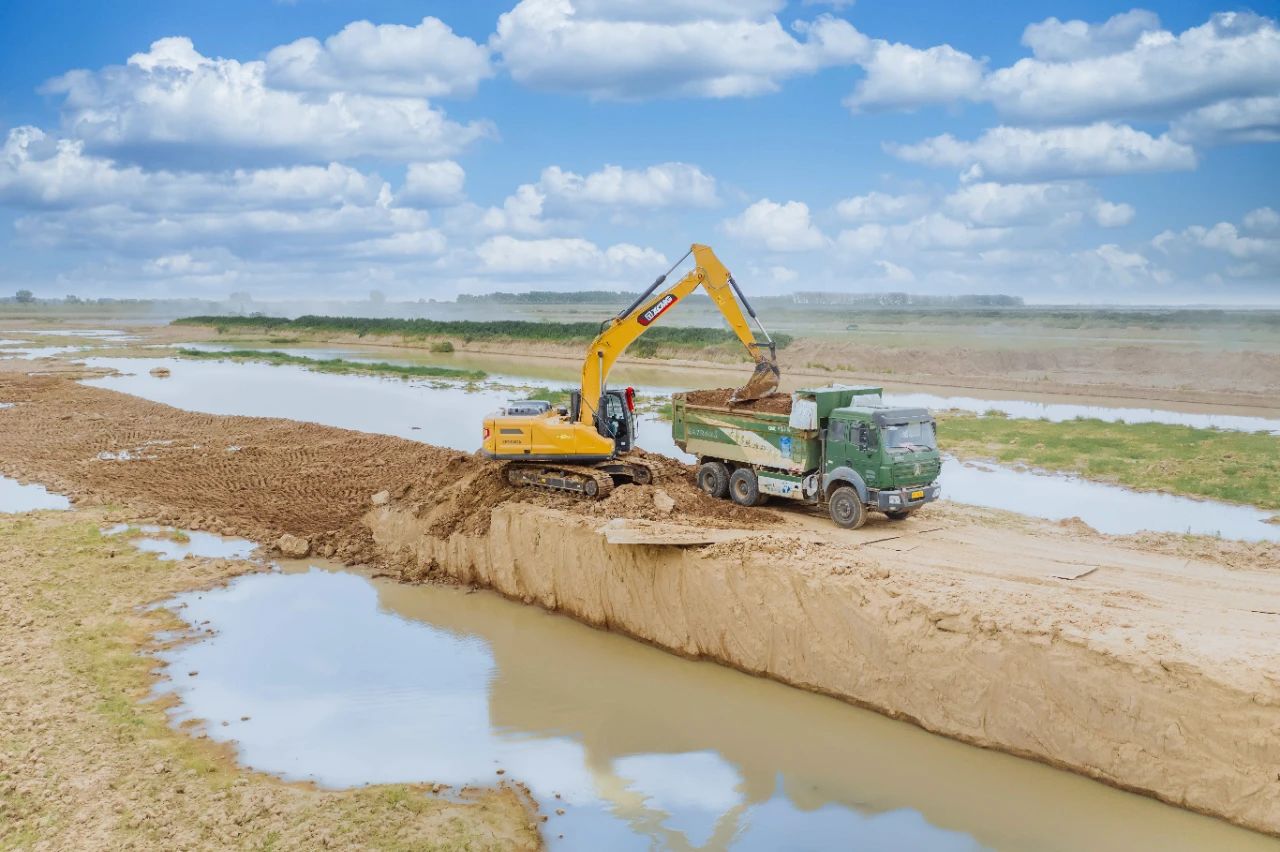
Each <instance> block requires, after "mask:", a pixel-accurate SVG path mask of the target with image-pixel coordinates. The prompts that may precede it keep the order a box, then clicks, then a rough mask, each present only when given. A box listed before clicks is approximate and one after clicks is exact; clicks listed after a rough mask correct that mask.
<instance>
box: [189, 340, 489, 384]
mask: <svg viewBox="0 0 1280 852" xmlns="http://www.w3.org/2000/svg"><path fill="white" fill-rule="evenodd" d="M178 354H179V355H180V356H182V357H183V358H202V359H204V360H213V361H223V360H227V359H231V360H235V361H259V362H262V363H265V364H296V365H298V366H300V367H306V368H307V369H310V370H315V371H317V372H320V373H373V374H377V375H392V376H400V377H402V378H406V379H409V378H436V379H466V380H469V381H477V380H479V379H483V378H485V377H486V376H487V375H488V373H486V372H485V371H484V370H459V369H456V368H454V367H435V366H431V365H428V364H388V363H387V362H385V361H378V362H372V363H365V362H364V361H346V360H344V359H342V358H306V357H304V356H302V355H290V354H289V353H288V352H274V351H268V350H263V349H231V350H228V351H226V352H208V351H205V350H203V349H186V348H182V349H179V350H178Z"/></svg>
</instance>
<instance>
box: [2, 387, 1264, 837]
mask: <svg viewBox="0 0 1280 852" xmlns="http://www.w3.org/2000/svg"><path fill="white" fill-rule="evenodd" d="M0 399H4V400H5V401H6V402H13V403H15V405H14V406H13V407H11V408H8V409H3V410H0V471H3V472H4V473H8V474H10V475H14V476H19V477H24V478H29V479H34V480H37V481H40V482H42V483H44V484H45V485H47V486H49V487H51V488H53V489H54V490H57V491H59V492H61V493H65V494H68V495H69V496H71V497H72V499H73V500H76V501H79V502H95V503H115V504H119V505H122V506H123V507H125V509H126V510H129V511H132V512H133V513H135V514H136V515H137V517H138V518H139V519H145V518H153V519H155V520H159V521H161V522H164V523H172V524H177V525H181V526H184V527H188V528H196V529H205V530H210V531H214V532H218V533H222V534H226V535H232V534H236V535H243V536H247V537H250V538H254V539H256V540H258V541H261V542H275V541H276V540H277V539H279V538H280V537H281V536H282V535H284V534H286V533H287V534H289V535H290V536H293V537H296V539H297V540H298V541H300V542H301V546H302V547H303V548H305V549H306V550H309V551H311V552H312V553H319V554H323V555H326V556H334V557H336V558H339V559H342V560H344V561H346V562H347V563H349V564H351V563H356V562H364V563H368V564H372V565H374V566H376V567H377V568H378V569H379V570H380V571H383V572H385V573H390V574H392V575H393V576H398V577H399V578H400V579H404V580H408V581H423V580H428V579H432V578H438V579H448V580H451V581H456V582H460V583H465V584H471V585H475V586H482V587H486V588H491V589H494V590H496V591H498V592H500V593H501V594H503V595H505V596H507V597H510V598H513V599H518V600H522V601H524V602H526V603H530V604H536V605H538V606H541V607H545V608H547V609H550V610H554V611H557V612H561V613H564V614H566V615H569V616H571V617H573V618H576V619H578V620H580V621H583V622H585V623H587V624H589V625H592V626H596V627H600V628H604V629H608V630H613V631H617V632H620V633H624V634H627V635H630V636H633V637H635V638H637V639H640V640H643V641H645V642H648V643H651V644H653V645H656V646H658V647H661V648H665V649H667V650H669V651H672V652H674V653H677V654H680V655H683V656H687V657H695V658H704V659H710V660H715V661H718V662H720V663H723V664H725V665H727V666H731V667H733V668H736V669H740V670H742V671H744V672H748V673H751V674H756V675H761V676H764V677H769V678H773V679H775V680H778V681H781V682H784V683H787V684H791V685H794V686H796V687H799V688H802V689H806V690H811V691H814V692H820V693H824V694H828V695H831V696H835V697H837V698H840V699H843V700H845V701H848V702H850V703H853V704H857V705H860V706H864V707H868V708H872V709H874V710H877V711H879V712H881V713H884V714H886V715H888V716H891V717H894V718H899V719H906V720H910V721H912V722H915V723H917V724H919V725H920V726H922V727H924V728H926V729H927V730H930V731H934V732H937V733H940V734H944V735H947V736H949V737H953V738H956V739H958V740H962V741H965V742H969V743H974V744H976V745H980V746H983V747H987V748H993V749H998V750H1001V751H1005V752H1009V753H1012V754H1016V755H1021V756H1024V757H1029V758H1033V759H1035V760H1039V761H1042V762H1045V763H1048V764H1051V765H1054V766H1059V767H1062V768H1066V769H1069V770H1072V771H1074V772H1078V773H1081V774H1083V775H1086V776H1089V777H1092V778H1096V779H1099V780H1102V781H1105V782H1107V783H1109V784H1113V785H1115V786H1119V787H1122V788H1125V789H1129V790H1134V791H1138V792H1142V793H1146V794H1149V795H1152V796H1155V797H1157V798H1160V799H1162V800H1164V801H1166V802H1170V803H1172V804H1175V805H1180V806H1183V807H1187V808H1190V809H1193V810H1196V811H1200V812H1203V813H1207V814H1212V815H1215V816H1220V817H1223V818H1225V819H1228V820H1230V821H1232V822H1235V823H1237V824H1240V825H1244V826H1248V827H1251V828H1254V829H1257V830H1260V831H1265V832H1270V833H1273V834H1278V833H1280V778H1277V776H1276V770H1275V767H1276V766H1277V765H1280V740H1277V739H1276V738H1275V737H1274V736H1273V734H1274V731H1276V730H1278V729H1280V663H1278V662H1277V659H1276V655H1275V653H1274V649H1275V647H1276V646H1277V642H1278V641H1280V621H1278V620H1277V618H1276V615H1275V614H1276V612H1280V572H1277V571H1275V570H1274V568H1275V566H1274V565H1271V566H1270V567H1271V569H1272V570H1265V567H1261V566H1260V567H1259V568H1257V569H1252V570H1251V569H1238V570H1229V569H1227V568H1226V567H1225V566H1224V564H1223V563H1222V562H1221V561H1214V560H1213V559H1211V558H1206V559H1186V558H1183V557H1181V556H1173V555H1167V554H1166V553H1161V552H1159V549H1158V548H1156V549H1153V550H1152V551H1150V552H1144V551H1143V550H1141V549H1139V548H1138V546H1137V545H1136V544H1132V543H1130V544H1125V543H1123V542H1122V543H1117V542H1116V541H1115V540H1109V539H1106V538H1105V537H1102V536H1097V535H1094V534H1092V533H1088V532H1085V531H1079V530H1074V529H1071V528H1062V527H1059V526H1056V525H1052V524H1048V523H1043V524H1034V525H1030V526H1027V525H1024V526H1022V527H1019V526H1016V525H1003V526H1001V525H995V526H991V525H983V524H981V523H979V522H977V521H975V520H974V519H973V518H972V517H970V516H966V515H964V514H963V512H961V511H960V510H955V509H947V508H945V507H939V508H937V509H934V510H932V511H931V512H928V513H921V516H920V517H916V518H912V519H910V520H909V521H906V522H904V523H903V524H899V525H894V526H893V527H891V528H890V527H888V525H884V524H877V525H869V526H868V527H865V528H863V529H861V530H857V531H841V530H836V529H835V528H834V527H831V526H830V525H828V524H826V523H825V522H822V521H821V520H819V519H816V518H808V517H804V516H796V515H794V514H774V513H769V512H761V511H751V510H742V509H739V508H737V507H734V506H732V505H731V504H727V503H724V502H721V501H713V500H710V499H709V498H706V497H705V496H704V495H701V494H700V493H699V492H697V490H696V489H695V488H694V487H693V486H692V484H691V483H690V482H689V481H688V478H687V473H686V472H685V471H684V470H683V468H681V467H680V466H677V465H674V464H673V465H672V468H671V472H670V475H669V476H668V477H667V478H665V479H664V480H663V481H662V482H661V483H660V485H659V487H655V488H638V487H634V486H633V487H624V488H619V489H618V490H617V491H616V492H615V493H614V494H613V495H611V497H610V498H609V499H608V500H606V501H602V502H600V503H582V502H576V501H574V500H572V499H570V498H565V497H558V496H554V495H535V494H530V493H527V492H526V493H520V492H515V491H513V490H512V489H510V488H508V487H507V486H506V485H504V484H503V483H502V482H501V479H500V477H498V476H497V475H496V470H495V466H494V465H492V464H489V463H486V462H483V461H480V460H478V459H476V458H475V457H472V456H469V455H466V454H464V453H460V452H456V451H449V450H443V449H439V448H435V447H430V446H426V445H423V444H419V443H415V442H412V441H406V440H403V439H398V438H392V437H388V436H379V435H369V434H362V433H354V432H348V431H344V430H340V429H333V428H328V427H322V426H314V425H308V424H299V423H292V422H288V421H281V420H272V419H264V418H244V417H221V416H213V415H203V414H194V413H189V412H184V411H180V410H177V409H173V408H170V407H167V406H163V405H158V404H155V403H150V402H146V401H143V400H140V399H136V398H133V397H129V396H126V395H123V394H118V393H114V392H110V391H104V390H100V389H96V388H88V387H84V386H80V385H76V384H74V383H72V382H70V381H67V380H66V379H63V378H50V377H38V378H30V377H26V376H20V375H16V374H12V373H5V374H0ZM122 450H126V451H128V452H129V453H130V455H128V456H127V460H124V461H121V460H120V458H121V457H120V455H119V453H120V451H122ZM104 454H105V455H104ZM371 498H376V499H372V500H371ZM619 522H622V523H623V524H626V525H629V532H630V535H629V536H621V537H615V538H614V540H617V541H632V542H640V543H631V544H615V543H610V536H608V535H606V534H605V533H606V532H608V531H609V529H610V527H611V526H613V527H616V524H618V523H619ZM602 529H603V530H604V532H602ZM673 533H683V534H684V535H685V539H684V540H685V542H686V543H685V544H684V545H670V544H647V543H644V541H645V536H646V535H647V534H653V535H657V536H660V537H662V538H663V539H664V540H670V539H671V536H672V534H673ZM290 543H291V544H293V543H294V540H293V539H290ZM1260 552H1261V551H1260Z"/></svg>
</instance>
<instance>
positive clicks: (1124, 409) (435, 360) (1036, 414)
mask: <svg viewBox="0 0 1280 852" xmlns="http://www.w3.org/2000/svg"><path fill="white" fill-rule="evenodd" d="M188 348H191V349H198V350H202V351H206V352H222V351H228V350H231V349H237V348H249V349H262V350H273V349H274V350H278V351H281V352H288V353H289V354H291V355H297V356H299V357H303V358H316V359H328V358H343V359H346V360H349V361H366V362H368V361H386V362H388V363H391V364H404V365H413V364H435V365H440V366H454V367H459V368H465V369H480V370H485V371H487V372H489V373H491V374H492V375H493V377H494V378H495V379H497V380H501V381H506V382H514V383H523V384H530V383H532V384H547V385H551V386H555V387H559V386H562V385H566V384H570V383H572V382H574V381H576V378H577V371H576V370H575V369H574V368H573V367H572V366H570V365H568V364H565V363H564V362H563V361H560V360H552V359H539V358H529V359H524V360H523V361H521V363H520V364H519V365H518V366H513V364H512V360H513V359H512V357H511V356H506V355H484V354H478V353H473V352H456V353H453V354H450V355H439V354H432V353H428V352H422V351H413V350H408V349H405V348H403V347H384V348H382V349H378V348H373V347H355V346H324V347H305V346H277V345H267V344H243V345H240V346H237V345H234V344H224V343H193V344H188ZM743 371H744V372H743V373H742V378H743V379H745V378H746V377H747V372H746V367H745V366H744V368H743ZM613 378H614V383H615V384H618V385H625V384H631V385H634V386H635V388H636V390H637V391H638V392H640V393H642V394H646V395H651V396H668V395H670V394H672V393H676V392H678V391H682V390H701V389H706V388H714V387H722V386H724V385H725V384H726V383H732V379H731V378H730V377H729V374H727V373H725V372H722V371H714V372H709V371H698V370H695V369H690V368H687V367H679V366H670V365H668V366H664V365H657V366H648V365H644V364H630V363H628V364H620V365H618V367H617V369H616V370H615V371H614V375H613ZM676 379H678V380H679V381H678V382H677V381H675V380H676ZM797 382H799V380H796V381H786V379H785V377H784V388H791V387H794V386H796V384H797ZM681 383H683V384H681ZM806 383H807V384H810V385H812V384H816V383H820V380H816V379H811V380H806V381H805V382H799V384H806ZM886 387H887V390H886V393H885V401H886V402H888V403H890V404H892V405H902V406H920V407H923V408H928V409H931V410H933V411H946V410H948V409H956V410H959V411H971V412H974V413H978V414H982V413H985V412H987V411H998V412H1001V413H1003V414H1005V415H1007V416H1009V417H1021V418H1030V419H1037V420H1038V419H1045V420H1051V421H1054V422H1062V421H1067V420H1075V419H1077V418H1094V419H1098V420H1104V421H1107V422H1124V423H1167V424H1175V425H1181V426H1193V427H1196V428H1199V429H1226V430H1230V431H1241V432H1273V433H1276V434H1280V418H1276V417H1266V416H1256V415H1247V414H1231V413H1221V412H1217V411H1212V410H1208V409H1207V408H1206V407H1204V406H1193V405H1189V406H1185V407H1186V408H1193V409H1196V410H1177V409H1174V408H1155V407H1147V406H1141V405H1107V404H1100V403H1083V402H1058V401H1053V400H1051V399H1040V400H1036V399H1019V398H1016V395H1014V396H1013V397H1012V398H1009V397H1010V396H1011V395H1010V394H1008V393H1005V392H991V393H990V394H989V395H985V396H981V397H975V396H961V395H952V394H945V393H936V394H935V393H922V392H918V391H913V390H911V389H910V388H909V387H907V386H897V387H895V386H893V385H891V384H890V385H887V386H886Z"/></svg>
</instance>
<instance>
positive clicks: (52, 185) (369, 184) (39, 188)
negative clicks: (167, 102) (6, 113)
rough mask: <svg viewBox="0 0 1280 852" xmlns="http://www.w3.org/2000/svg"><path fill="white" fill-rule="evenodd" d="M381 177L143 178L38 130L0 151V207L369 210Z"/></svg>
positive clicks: (302, 170)
mask: <svg viewBox="0 0 1280 852" xmlns="http://www.w3.org/2000/svg"><path fill="white" fill-rule="evenodd" d="M386 191H387V190H386V185H385V183H384V182H383V181H382V179H381V178H379V177H378V176H377V175H366V174H364V173H362V172H360V171H358V170H356V169H353V168H351V167H349V166H344V165H341V164H339V163H330V164H328V165H327V166H289V167H282V168H267V169H235V170H229V171H224V172H172V171H164V170H160V171H144V170H143V169H141V168H139V167H137V166H129V165H119V164H117V163H115V162H113V161H112V160H109V159H107V158H105V157H98V156H94V155H90V154H86V153H85V151H84V143H83V142H80V141H77V140H71V139H56V138H53V137H51V136H48V135H47V134H45V133H44V132H43V131H41V130H39V129H37V128H35V127H18V128H15V129H14V130H11V131H10V132H9V135H8V137H7V138H6V140H5V143H4V146H3V147H2V148H0V202H5V203H8V204H11V205H14V206H18V207H25V208H40V207H49V208H66V207H81V208H83V207H93V206H99V205H104V204H114V205H128V206H129V208H130V209H132V210H138V211H152V212H164V211H169V210H183V209H186V210H191V211H193V212H194V211H198V210H206V211H211V212H212V211H218V210H226V209H240V208H246V207H253V206H269V207H273V208H277V209H297V208H306V207H315V206H326V205H328V206H333V205H371V204H374V203H376V202H378V201H379V200H380V198H382V196H383V195H384V193H385V192H386Z"/></svg>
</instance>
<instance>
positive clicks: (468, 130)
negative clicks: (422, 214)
mask: <svg viewBox="0 0 1280 852" xmlns="http://www.w3.org/2000/svg"><path fill="white" fill-rule="evenodd" d="M45 91H46V92H49V93H54V94H62V95H64V96H65V97H64V100H63V103H62V119H63V127H64V131H65V133H66V135H68V136H71V137H74V138H78V139H82V140H84V142H85V143H86V145H87V146H88V147H89V148H90V149H92V150H100V151H109V152H115V153H116V154H117V155H125V154H130V153H132V154H137V153H139V152H146V153H147V154H148V159H150V160H151V161H153V162H154V161H155V160H157V159H160V158H162V157H164V156H165V155H168V156H169V157H170V158H171V159H175V160H179V161H180V162H182V163H183V164H186V165H191V166H194V165H198V164H206V165H214V166H215V167H216V166H217V165H223V164H226V163H227V162H242V161H252V162H261V161H262V160H277V161H286V162H288V161H297V160H311V161H314V160H328V159H341V158H346V157H354V156H360V155H371V156H377V157H386V158H390V159H396V160H420V159H422V158H423V157H437V156H448V155H451V154H454V153H456V152H457V151H459V150H461V149H462V148H464V147H466V146H467V145H468V144H469V143H471V142H473V141H475V140H476V139H478V138H480V137H482V136H485V135H487V134H488V133H489V132H490V130H489V127H488V125H487V124H485V123H483V122H472V123H469V124H465V125H463V124H458V123H456V122H453V121H450V120H449V119H447V118H446V117H445V115H444V113H443V112H441V111H440V110H438V109H435V108H433V107H431V106H430V105H429V104H428V103H427V102H426V101H423V100H421V99H416V98H393V97H378V96H372V95H364V94H352V93H346V92H332V93H329V94H327V95H306V94H303V93H299V92H295V91H283V90H279V89H274V88H271V87H270V86H268V85H267V83H266V79H265V65H264V63H262V62H238V61H236V60H234V59H211V58H208V57H205V56H202V55H201V54H200V53H199V52H197V51H196V49H195V48H194V46H193V45H192V43H191V40H190V39H188V38H183V37H175V38H164V39H160V40H159V41H157V42H155V43H153V44H152V45H151V49H150V50H149V51H148V52H146V53H138V54H134V55H133V56H131V57H130V58H129V61H128V63H127V64H126V65H123V66H109V67H106V68H103V69H101V70H99V71H72V72H69V73H67V74H64V75H62V76H61V77H58V78H55V79H54V80H51V81H50V82H49V83H47V84H46V85H45Z"/></svg>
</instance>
